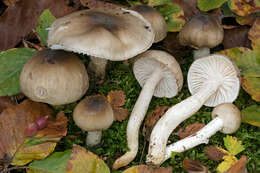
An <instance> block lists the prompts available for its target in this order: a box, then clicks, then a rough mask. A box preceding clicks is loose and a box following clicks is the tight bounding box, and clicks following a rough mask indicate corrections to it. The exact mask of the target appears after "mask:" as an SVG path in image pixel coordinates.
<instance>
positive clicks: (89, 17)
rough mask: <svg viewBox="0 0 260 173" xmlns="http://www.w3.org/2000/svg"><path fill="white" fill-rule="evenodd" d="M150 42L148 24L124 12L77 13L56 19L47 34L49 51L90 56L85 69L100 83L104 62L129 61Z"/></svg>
mask: <svg viewBox="0 0 260 173" xmlns="http://www.w3.org/2000/svg"><path fill="white" fill-rule="evenodd" d="M153 41H154V32H153V29H152V27H151V24H150V23H149V22H148V21H147V20H145V19H144V18H143V17H142V15H141V14H139V13H137V12H135V11H132V10H126V9H108V8H96V9H88V10H81V11H77V12H74V13H72V14H69V15H67V16H64V17H62V18H59V19H57V20H56V21H55V22H54V23H53V24H52V25H51V27H50V31H49V34H48V46H49V47H51V48H52V49H65V50H67V51H73V52H77V53H83V54H87V55H89V56H90V57H91V60H92V61H91V62H90V64H89V67H88V68H89V69H90V70H92V71H93V72H94V73H95V74H96V77H98V78H100V79H101V80H102V79H104V76H105V67H106V63H107V59H109V60H112V61H121V60H126V59H129V58H132V57H134V56H136V55H138V54H140V53H142V52H144V51H146V50H147V49H148V48H149V47H150V46H151V45H152V43H153ZM94 58H95V60H94ZM93 60H94V61H93ZM100 64H101V65H100Z"/></svg>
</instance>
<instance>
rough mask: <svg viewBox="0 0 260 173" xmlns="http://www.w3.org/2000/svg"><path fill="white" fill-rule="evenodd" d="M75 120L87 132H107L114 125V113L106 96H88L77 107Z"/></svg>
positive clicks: (74, 113) (74, 114) (74, 115)
mask: <svg viewBox="0 0 260 173" xmlns="http://www.w3.org/2000/svg"><path fill="white" fill-rule="evenodd" d="M73 120H74V121H75V123H76V125H77V126H78V127H80V128H81V129H82V130H85V131H97V130H106V129H108V128H109V127H110V125H111V124H112V123H113V120H114V113H113V109H112V107H111V105H110V104H109V102H108V101H107V99H106V98H105V97H104V96H102V95H94V96H88V97H86V98H85V99H83V100H81V101H80V102H79V104H78V105H77V106H76V107H75V109H74V111H73Z"/></svg>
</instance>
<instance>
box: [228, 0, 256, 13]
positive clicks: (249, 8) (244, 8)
mask: <svg viewBox="0 0 260 173" xmlns="http://www.w3.org/2000/svg"><path fill="white" fill-rule="evenodd" d="M228 6H229V8H230V9H231V10H232V11H233V12H234V13H236V14H237V15H239V16H247V15H249V14H251V13H256V12H259V11H260V2H259V1H258V0H249V1H245V0H229V1H228Z"/></svg>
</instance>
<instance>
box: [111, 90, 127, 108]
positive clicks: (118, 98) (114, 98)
mask: <svg viewBox="0 0 260 173" xmlns="http://www.w3.org/2000/svg"><path fill="white" fill-rule="evenodd" d="M125 99H126V95H125V92H124V91H123V90H113V91H110V92H109V93H108V94H107V100H108V102H109V103H110V104H111V105H113V106H123V105H125V101H126V100H125Z"/></svg>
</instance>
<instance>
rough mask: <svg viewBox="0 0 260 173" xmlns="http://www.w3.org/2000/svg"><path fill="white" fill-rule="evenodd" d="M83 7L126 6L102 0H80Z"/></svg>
mask: <svg viewBox="0 0 260 173" xmlns="http://www.w3.org/2000/svg"><path fill="white" fill-rule="evenodd" d="M80 2H81V4H82V5H83V6H84V7H88V8H90V9H91V8H126V6H123V5H120V4H114V3H111V2H106V1H102V0H80Z"/></svg>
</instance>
